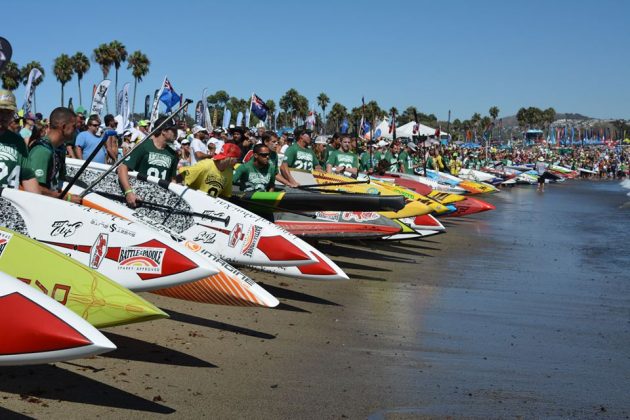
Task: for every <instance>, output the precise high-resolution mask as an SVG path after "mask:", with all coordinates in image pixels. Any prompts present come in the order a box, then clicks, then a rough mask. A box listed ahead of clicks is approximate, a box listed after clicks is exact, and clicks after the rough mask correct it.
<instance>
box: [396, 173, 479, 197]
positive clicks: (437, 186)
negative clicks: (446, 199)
mask: <svg viewBox="0 0 630 420" xmlns="http://www.w3.org/2000/svg"><path fill="white" fill-rule="evenodd" d="M400 177H401V178H404V179H410V180H413V181H417V182H419V183H421V184H425V185H427V186H429V187H431V189H433V190H434V191H438V192H444V193H451V194H467V193H468V191H466V190H465V189H463V188H461V187H458V186H456V185H450V184H446V183H443V182H439V181H437V180H434V179H430V178H427V177H426V176H422V175H412V174H400Z"/></svg>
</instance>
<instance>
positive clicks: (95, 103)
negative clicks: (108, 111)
mask: <svg viewBox="0 0 630 420" xmlns="http://www.w3.org/2000/svg"><path fill="white" fill-rule="evenodd" d="M111 82H112V81H111V80H109V79H105V80H103V81H102V82H101V83H99V84H98V86H97V87H96V89H94V95H93V96H92V105H90V112H89V113H88V115H94V114H96V115H98V116H100V115H101V112H103V107H104V106H105V101H106V100H107V90H108V89H109V84H110V83H111Z"/></svg>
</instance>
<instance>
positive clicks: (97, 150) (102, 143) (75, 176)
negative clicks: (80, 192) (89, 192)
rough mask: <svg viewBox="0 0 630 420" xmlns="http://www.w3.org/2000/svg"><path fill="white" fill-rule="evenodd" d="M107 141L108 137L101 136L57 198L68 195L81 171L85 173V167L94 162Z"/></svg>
mask: <svg viewBox="0 0 630 420" xmlns="http://www.w3.org/2000/svg"><path fill="white" fill-rule="evenodd" d="M107 139H109V136H103V138H102V139H101V141H100V142H99V143H98V146H96V148H95V149H94V150H92V153H90V156H88V158H87V159H85V162H83V165H81V167H80V168H79V170H78V171H77V173H76V175H74V177H72V179H71V180H70V181H68V185H66V188H64V189H63V191H62V192H61V194H60V195H59V198H63V197H65V196H66V194H68V191H70V188H72V186H73V185H74V184H75V183H76V182H77V180H78V179H79V177H80V176H81V174H82V173H83V171H85V170H86V169H87V167H88V166H89V165H90V162H92V161H93V160H94V158H95V157H96V155H97V154H98V152H99V151H100V149H101V147H103V146H104V145H105V143H106V142H107Z"/></svg>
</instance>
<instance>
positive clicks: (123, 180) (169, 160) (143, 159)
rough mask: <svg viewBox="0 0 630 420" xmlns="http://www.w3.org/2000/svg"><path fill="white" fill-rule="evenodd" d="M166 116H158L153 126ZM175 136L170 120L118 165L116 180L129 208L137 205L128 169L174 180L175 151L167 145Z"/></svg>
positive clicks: (162, 120) (173, 126) (175, 172)
mask: <svg viewBox="0 0 630 420" xmlns="http://www.w3.org/2000/svg"><path fill="white" fill-rule="evenodd" d="M166 119H167V117H160V118H158V119H157V121H156V122H155V126H156V127H157V126H159V125H160V124H162V123H163V122H164V121H165V120H166ZM176 137H177V126H176V125H174V124H173V123H172V122H171V121H169V122H167V123H166V124H165V125H164V126H163V127H162V129H160V130H158V131H156V132H155V134H153V136H151V137H150V138H148V139H146V140H145V141H143V142H142V143H140V144H139V145H138V146H136V147H135V148H134V149H133V151H132V152H131V154H130V155H129V156H128V157H127V158H126V159H125V160H124V161H123V162H122V164H121V165H120V166H119V167H118V180H119V181H120V186H121V187H122V188H123V192H124V194H125V199H126V200H127V205H128V206H129V207H131V208H135V207H136V206H137V199H138V198H137V197H136V194H135V193H134V191H133V189H132V188H131V185H130V184H129V171H137V172H138V173H141V174H144V175H147V176H153V177H156V178H160V179H162V180H165V181H174V180H175V176H176V175H177V162H178V158H177V153H176V152H175V150H173V149H172V148H171V146H170V145H169V144H170V143H173V141H174V140H175V138H176Z"/></svg>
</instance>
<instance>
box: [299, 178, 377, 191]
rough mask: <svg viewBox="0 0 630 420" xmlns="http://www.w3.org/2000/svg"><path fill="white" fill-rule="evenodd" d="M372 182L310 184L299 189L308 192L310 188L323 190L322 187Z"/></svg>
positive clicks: (368, 181) (367, 180)
mask: <svg viewBox="0 0 630 420" xmlns="http://www.w3.org/2000/svg"><path fill="white" fill-rule="evenodd" d="M369 183H370V180H369V179H366V180H365V181H347V182H333V183H330V184H308V185H300V186H298V187H297V188H299V189H305V190H308V189H310V188H322V187H337V186H341V185H356V184H369Z"/></svg>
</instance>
